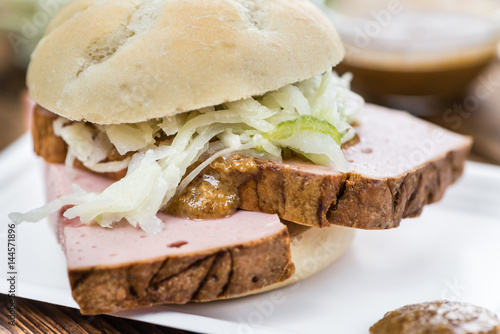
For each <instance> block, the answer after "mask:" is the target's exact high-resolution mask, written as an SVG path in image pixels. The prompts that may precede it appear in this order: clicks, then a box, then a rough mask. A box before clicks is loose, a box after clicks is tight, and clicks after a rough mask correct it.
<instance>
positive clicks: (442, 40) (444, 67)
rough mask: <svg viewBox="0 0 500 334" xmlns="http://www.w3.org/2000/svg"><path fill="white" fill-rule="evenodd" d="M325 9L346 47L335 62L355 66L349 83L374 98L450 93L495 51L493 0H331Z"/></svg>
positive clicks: (499, 15) (394, 103)
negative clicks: (477, 0)
mask: <svg viewBox="0 0 500 334" xmlns="http://www.w3.org/2000/svg"><path fill="white" fill-rule="evenodd" d="M360 2H362V3H365V4H364V5H363V6H361V5H360ZM479 3H482V4H483V6H480V5H479ZM486 3H487V4H488V6H486V5H484V4H486ZM467 4H469V5H467ZM471 6H472V7H471ZM359 8H362V10H360V9H359ZM472 9H473V10H472ZM325 11H326V13H327V14H328V15H329V17H330V18H331V20H332V21H333V23H334V25H335V26H336V27H337V29H338V31H339V33H340V35H341V37H342V39H343V41H344V43H345V47H346V52H347V54H346V57H345V59H344V61H343V62H342V63H341V64H340V66H339V67H338V68H337V70H338V71H339V72H340V73H343V72H351V73H353V75H354V79H353V89H354V90H356V91H358V92H359V93H361V94H363V96H364V97H365V98H366V99H367V100H370V101H372V102H376V103H381V104H386V105H389V106H391V107H406V108H407V109H408V106H407V105H404V104H405V103H406V104H408V105H410V107H411V105H415V101H417V100H422V99H428V100H429V99H430V100H434V99H437V100H446V99H453V97H455V96H457V95H459V94H461V93H462V92H464V90H465V89H466V88H467V86H468V85H469V84H470V83H471V82H472V81H473V80H474V79H475V78H476V77H477V76H478V75H479V74H480V73H481V72H482V70H483V69H484V68H485V67H486V66H487V65H488V64H489V63H490V62H491V61H492V60H493V59H496V58H497V52H498V42H499V40H500V2H498V1H496V0H491V1H486V0H485V1H483V2H465V1H458V0H457V1H445V2H434V1H429V2H427V1H421V2H415V1H413V2H407V1H397V0H392V1H388V2H381V1H372V2H370V3H369V4H368V3H367V2H366V1H360V0H357V1H355V0H351V1H334V2H333V4H332V5H331V7H330V8H325ZM402 104H403V105H402ZM410 109H411V108H410Z"/></svg>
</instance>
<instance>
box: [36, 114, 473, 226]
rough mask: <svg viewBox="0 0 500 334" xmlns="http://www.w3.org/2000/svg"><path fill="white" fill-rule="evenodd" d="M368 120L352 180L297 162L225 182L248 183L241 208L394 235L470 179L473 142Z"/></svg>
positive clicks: (50, 146) (48, 145) (380, 118)
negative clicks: (460, 181)
mask: <svg viewBox="0 0 500 334" xmlns="http://www.w3.org/2000/svg"><path fill="white" fill-rule="evenodd" d="M361 117H362V123H361V125H360V126H358V127H357V129H356V130H357V137H356V138H355V139H353V140H352V141H351V142H349V143H347V144H346V145H345V146H344V147H343V151H344V154H345V157H346V159H347V161H348V172H347V173H340V172H338V171H337V170H336V169H335V168H334V167H324V166H318V165H314V164H312V163H310V162H307V161H302V160H297V159H296V160H285V161H284V162H282V163H278V162H273V161H263V160H258V159H256V160H255V163H256V165H257V167H258V171H257V172H255V171H252V172H251V175H245V174H244V173H234V174H232V175H231V176H229V177H228V176H226V177H225V179H226V180H228V181H229V182H234V183H235V184H240V186H239V196H240V208H242V209H245V210H250V211H258V212H265V213H272V214H278V215H279V217H280V218H283V219H286V220H289V221H291V222H294V223H298V224H302V225H306V226H314V227H328V226H331V225H340V226H348V227H355V228H361V229H388V228H394V227H397V226H399V224H400V222H401V220H402V219H403V218H407V217H416V216H419V215H420V213H421V212H422V209H423V207H424V206H425V205H426V204H430V203H434V202H437V201H439V200H440V199H441V198H442V196H443V194H444V192H445V190H446V188H447V187H448V186H450V185H451V184H453V183H454V182H455V181H456V180H457V179H458V178H459V177H460V176H461V175H462V173H463V169H464V165H465V160H466V157H467V156H468V154H469V151H470V148H471V145H472V140H471V138H469V137H466V136H462V135H458V134H455V133H453V132H450V131H448V130H445V129H443V128H441V127H438V126H436V125H433V124H431V123H428V122H425V121H423V120H420V119H418V118H416V117H414V116H412V115H410V114H408V113H406V112H402V111H395V110H389V109H386V108H383V107H378V106H375V105H366V106H365V107H364V109H363V110H362V112H361ZM54 118H55V116H54V115H53V114H51V113H50V112H48V111H46V110H44V109H43V108H41V107H37V108H36V110H35V121H34V124H35V125H36V126H34V127H33V138H34V147H35V152H36V153H37V154H38V155H40V156H42V157H44V159H45V160H46V161H48V162H52V163H63V162H64V159H65V155H66V146H65V143H64V142H63V141H62V139H60V138H58V137H56V136H55V135H54V134H53V131H52V122H53V120H54ZM78 167H80V168H82V167H81V164H80V165H79V166H78ZM207 168H208V169H210V168H212V167H207ZM208 172H213V171H210V170H208ZM123 174H124V173H113V174H108V175H107V176H108V177H110V178H113V179H117V178H119V177H121V176H122V175H123ZM231 177H234V178H235V179H234V180H231ZM242 179H244V180H245V182H243V183H241V182H240V181H241V180H242Z"/></svg>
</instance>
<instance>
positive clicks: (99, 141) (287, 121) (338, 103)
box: [9, 72, 364, 234]
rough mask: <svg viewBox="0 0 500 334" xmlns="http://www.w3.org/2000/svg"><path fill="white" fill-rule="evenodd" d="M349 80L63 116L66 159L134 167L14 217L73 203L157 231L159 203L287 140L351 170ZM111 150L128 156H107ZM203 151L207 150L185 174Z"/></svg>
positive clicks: (76, 212)
mask: <svg viewBox="0 0 500 334" xmlns="http://www.w3.org/2000/svg"><path fill="white" fill-rule="evenodd" d="M349 83H350V76H348V75H344V76H343V77H338V76H337V75H336V74H334V73H331V72H327V73H325V74H322V75H318V76H316V77H314V78H311V79H309V80H305V81H302V82H299V83H296V84H293V85H287V86H285V87H283V88H281V89H279V90H277V91H275V92H270V93H267V94H265V95H263V96H260V97H254V98H249V99H244V100H241V101H236V102H229V103H224V104H222V105H220V106H215V107H214V106H212V107H207V108H203V109H200V110H195V111H191V112H188V113H184V114H181V115H176V116H173V117H168V118H164V119H155V120H151V121H148V122H142V123H136V124H120V125H94V126H92V125H89V124H87V123H82V122H71V121H68V120H66V119H64V118H58V119H57V120H56V121H55V122H54V132H55V133H56V134H57V135H58V136H60V137H61V138H62V139H63V140H64V141H65V142H66V143H67V144H68V156H67V159H66V161H67V164H70V165H71V164H72V163H73V161H74V160H75V159H78V160H80V161H81V162H82V163H83V164H84V165H85V166H86V167H87V168H89V169H91V170H93V171H96V172H112V171H119V170H123V169H125V168H128V169H127V174H126V176H125V177H124V178H123V179H121V180H120V181H117V182H115V183H113V184H112V185H111V186H109V187H108V188H107V189H106V190H104V191H103V192H101V193H89V192H86V191H85V190H83V189H80V188H78V187H76V186H75V187H74V193H73V194H69V195H66V196H63V197H60V198H58V199H57V200H55V201H53V202H51V203H49V204H47V205H46V206H44V207H42V208H40V209H36V210H32V211H31V212H28V213H26V214H20V213H13V214H11V215H10V216H9V217H10V218H11V219H12V221H13V222H15V223H20V222H22V221H29V222H35V221H38V220H40V219H42V218H43V217H45V216H47V215H48V214H50V213H51V212H55V211H57V210H59V209H61V208H62V207H63V206H66V205H69V206H72V207H71V208H70V209H68V210H66V211H65V212H64V216H65V217H67V218H69V219H72V218H76V217H79V218H80V220H81V221H82V223H84V224H91V223H93V222H97V223H98V224H100V225H101V226H103V227H112V225H113V223H114V222H118V221H121V220H122V219H125V220H127V221H128V222H129V223H130V224H132V225H133V226H136V227H137V226H139V227H140V228H142V229H143V230H145V231H146V232H147V233H149V234H156V233H158V232H160V231H161V230H162V228H163V223H162V221H161V220H160V219H158V218H157V217H156V214H157V213H158V211H160V210H162V209H163V208H165V207H166V206H168V204H169V203H170V201H171V200H172V199H173V197H174V196H175V194H176V193H180V192H182V190H183V189H185V187H186V186H187V185H188V184H189V183H190V182H191V181H192V180H193V179H194V178H195V177H196V176H197V175H198V174H199V173H200V172H201V170H203V168H205V167H206V166H208V165H209V164H210V163H211V162H213V161H214V160H215V159H217V158H218V157H221V156H224V155H228V154H233V153H235V152H245V154H249V155H252V156H265V157H266V158H270V159H275V160H277V161H280V159H281V155H282V149H283V148H287V149H291V150H293V151H296V152H298V153H300V154H302V155H303V156H304V157H305V158H307V159H309V160H311V161H313V162H314V163H317V164H322V165H329V166H335V167H336V168H337V169H338V170H339V171H346V170H347V164H346V161H345V158H344V156H343V153H342V150H341V144H342V143H345V142H346V141H348V140H350V139H352V137H353V136H354V135H355V131H354V128H353V127H352V125H351V124H352V123H353V122H354V121H356V120H357V115H358V111H359V110H360V109H361V107H362V105H363V103H364V101H363V99H362V98H361V97H359V96H358V95H356V94H355V93H353V92H351V91H350V89H349ZM165 138H166V139H165ZM112 150H116V151H117V152H118V153H119V154H120V155H122V156H123V155H126V154H127V155H128V157H125V156H124V158H123V159H122V160H119V161H111V162H108V161H106V158H107V156H108V154H109V153H110V152H111V151H112ZM130 152H133V156H132V157H130V155H131V154H132V153H130ZM202 155H203V156H204V157H207V156H208V158H205V159H204V161H203V162H202V163H201V164H200V165H199V166H198V167H197V168H195V169H194V170H193V171H191V172H190V173H189V174H188V175H185V174H186V171H187V169H188V167H189V166H191V165H192V164H193V163H195V162H196V161H197V160H199V159H200V157H201V156H202Z"/></svg>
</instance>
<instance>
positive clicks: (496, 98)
mask: <svg viewBox="0 0 500 334" xmlns="http://www.w3.org/2000/svg"><path fill="white" fill-rule="evenodd" d="M0 75H1V74H0ZM488 76H491V78H493V79H492V80H496V81H498V85H497V86H495V87H492V91H491V94H490V96H489V97H488V98H487V99H485V100H483V101H481V103H480V108H479V109H478V110H475V111H474V112H472V113H470V114H468V115H465V116H466V117H462V118H461V121H460V124H459V126H456V125H457V124H458V122H450V121H447V119H445V118H444V117H443V115H439V113H438V115H437V116H434V117H432V118H430V120H432V121H434V122H436V123H439V124H441V125H444V126H447V127H452V128H454V130H458V131H460V132H462V133H467V134H470V135H473V136H474V137H475V138H476V140H475V145H474V152H473V155H472V158H473V159H474V160H477V161H482V162H487V163H496V164H500V64H499V63H496V64H494V65H492V67H491V68H490V69H489V70H488V72H487V73H486V74H484V75H483V78H485V77H486V78H487V77H488ZM479 84H480V83H479ZM23 89H24V73H23V72H22V71H20V70H15V69H14V70H10V71H9V72H8V73H4V75H3V76H1V77H0V150H2V149H3V148H5V147H6V146H7V145H8V144H10V143H11V142H12V141H14V140H15V139H16V138H18V137H19V136H21V135H22V134H23V133H24V131H25V128H26V127H25V125H24V122H23V117H22V115H21V107H20V102H19V101H20V99H19V97H20V94H21V91H23ZM472 92H473V90H472ZM465 98H466V97H464V99H465ZM457 103H460V101H458V102H457ZM452 107H453V106H452V105H450V106H449V108H452ZM445 111H446V109H443V110H442V112H445ZM16 301H17V306H18V307H17V315H18V319H17V320H18V323H19V326H18V327H12V326H9V325H8V324H7V322H8V319H7V317H6V316H7V313H6V307H5V306H6V305H8V302H9V298H8V297H7V296H5V295H0V305H1V306H0V332H3V331H2V330H1V329H2V328H1V326H3V327H4V328H5V329H6V330H8V331H12V332H13V333H49V332H51V333H103V332H105V333H188V332H184V331H179V330H175V329H172V328H167V327H160V326H154V325H150V324H144V323H140V322H137V321H132V320H125V319H120V318H116V317H112V316H96V317H87V316H82V315H81V314H80V312H79V311H78V310H75V309H71V308H67V307H60V306H55V305H51V304H47V303H41V302H37V301H32V300H28V299H23V298H17V299H16Z"/></svg>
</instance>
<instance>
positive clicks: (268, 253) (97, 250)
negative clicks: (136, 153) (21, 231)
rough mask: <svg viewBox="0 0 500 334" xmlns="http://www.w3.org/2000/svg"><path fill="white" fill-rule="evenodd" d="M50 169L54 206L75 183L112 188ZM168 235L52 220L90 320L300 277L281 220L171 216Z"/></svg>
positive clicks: (241, 291)
mask: <svg viewBox="0 0 500 334" xmlns="http://www.w3.org/2000/svg"><path fill="white" fill-rule="evenodd" d="M75 173H76V174H75V178H73V179H71V180H70V179H69V178H68V177H67V174H66V173H65V167H64V166H62V165H52V164H48V165H47V167H46V184H47V192H48V197H49V200H52V199H54V198H56V197H58V196H61V195H63V194H66V193H69V192H71V184H72V183H76V184H78V185H79V186H81V187H82V188H84V189H86V190H88V191H101V190H103V189H104V188H105V187H106V186H108V185H109V184H110V183H111V181H110V180H109V179H105V178H102V177H99V176H96V175H93V174H90V173H87V172H83V171H75ZM159 217H160V218H162V219H163V220H168V223H167V224H165V229H164V231H163V232H162V233H160V234H158V235H155V236H146V234H145V233H144V231H142V230H141V229H138V228H137V229H136V228H134V227H132V226H131V225H130V224H128V223H126V222H123V223H120V224H117V225H116V226H115V227H114V228H112V229H106V228H102V227H100V226H86V225H81V224H79V220H78V219H75V220H71V221H68V220H67V219H65V218H63V217H62V213H61V212H59V213H57V214H55V215H53V216H52V217H51V218H52V221H53V222H55V227H56V231H57V234H58V238H59V241H60V243H61V245H62V246H63V249H64V252H65V255H66V258H67V266H68V274H69V279H70V283H71V288H72V292H73V297H74V299H75V300H76V302H77V303H78V304H79V305H80V308H81V312H82V313H83V314H98V313H107V312H115V311H119V310H124V309H131V308H136V307H141V306H150V305H153V304H159V303H186V302H189V301H209V300H214V299H221V298H230V297H232V296H239V295H242V294H246V293H249V292H251V291H253V290H256V289H260V288H263V287H266V286H268V285H271V284H274V283H277V282H281V281H283V280H285V279H287V278H289V277H290V276H291V275H292V274H293V272H294V265H293V264H292V262H291V254H290V240H289V235H288V231H287V228H286V226H285V225H283V224H282V223H281V222H280V220H279V218H278V217H277V216H276V215H268V214H262V213H255V212H247V211H239V212H237V213H236V214H235V215H233V216H231V217H229V218H226V219H219V220H205V221H193V220H187V219H181V218H176V217H169V216H166V215H159Z"/></svg>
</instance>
